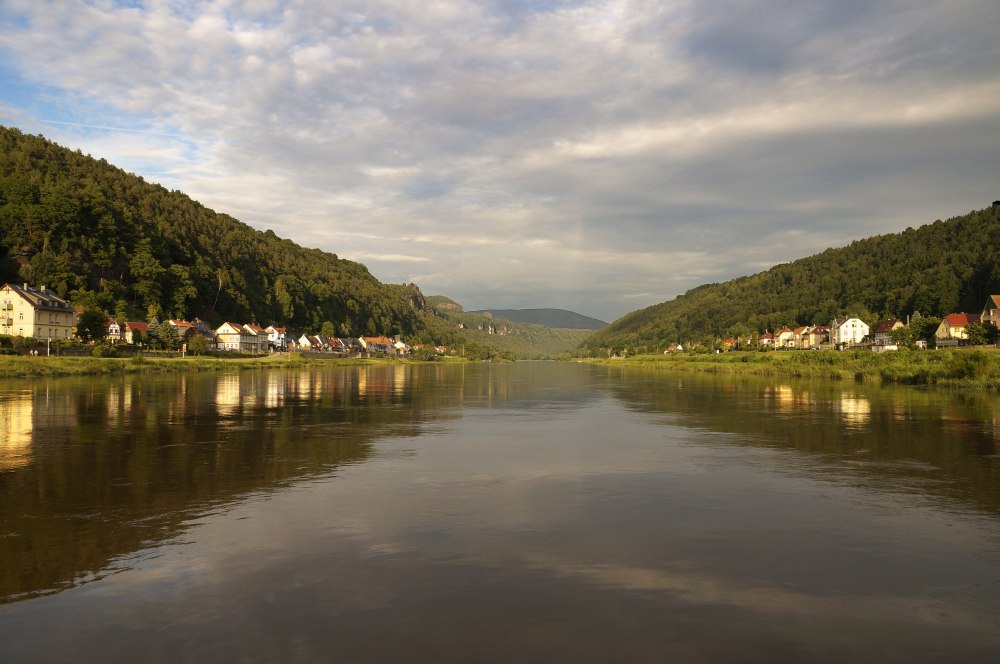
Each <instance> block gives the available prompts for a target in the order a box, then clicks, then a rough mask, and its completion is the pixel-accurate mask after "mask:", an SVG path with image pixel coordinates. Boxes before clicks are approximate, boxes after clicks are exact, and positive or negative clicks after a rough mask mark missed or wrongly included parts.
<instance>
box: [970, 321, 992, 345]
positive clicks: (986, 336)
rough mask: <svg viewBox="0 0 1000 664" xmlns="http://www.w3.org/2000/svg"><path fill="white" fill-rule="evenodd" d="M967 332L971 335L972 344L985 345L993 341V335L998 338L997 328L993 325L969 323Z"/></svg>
mask: <svg viewBox="0 0 1000 664" xmlns="http://www.w3.org/2000/svg"><path fill="white" fill-rule="evenodd" d="M991 331H992V334H991ZM965 333H966V334H968V335H969V344H970V345H972V346H983V345H985V344H988V343H991V341H990V337H991V336H992V338H993V340H994V341H995V340H996V328H995V327H993V326H992V325H983V324H982V323H969V324H968V325H967V326H966V328H965Z"/></svg>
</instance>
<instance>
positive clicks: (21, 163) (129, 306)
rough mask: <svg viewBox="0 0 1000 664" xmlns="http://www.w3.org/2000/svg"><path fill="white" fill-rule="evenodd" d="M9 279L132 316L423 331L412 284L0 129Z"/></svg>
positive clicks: (1, 207)
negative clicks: (385, 279) (391, 282)
mask: <svg viewBox="0 0 1000 664" xmlns="http://www.w3.org/2000/svg"><path fill="white" fill-rule="evenodd" d="M8 281H11V282H15V283H21V282H28V283H31V284H34V285H39V286H40V285H45V286H48V287H49V288H52V289H54V290H55V291H56V292H57V293H59V294H60V295H61V296H63V297H66V298H68V299H69V300H70V301H71V302H72V303H73V304H74V305H77V306H80V307H85V308H88V309H97V310H100V311H103V312H105V313H107V314H110V315H116V316H118V317H120V318H128V319H136V318H140V319H144V318H146V316H147V315H151V314H152V315H156V316H157V317H159V318H161V319H162V318H167V317H170V318H192V317H195V316H199V317H201V318H203V319H205V320H207V321H210V322H212V323H218V322H221V321H223V320H233V321H238V322H251V321H252V322H257V323H260V324H262V325H267V324H271V323H276V324H285V325H289V326H292V327H293V328H294V329H296V330H312V331H319V330H320V328H321V326H322V324H323V323H324V322H331V323H333V324H334V326H335V328H336V330H337V333H338V334H341V335H344V336H346V335H362V334H394V333H412V332H414V331H415V330H419V329H422V327H423V323H422V322H421V317H420V316H419V315H418V312H417V309H415V308H414V306H412V305H418V306H419V304H420V303H421V302H422V296H419V295H415V294H414V291H415V292H416V294H419V290H418V289H416V288H415V287H412V286H409V287H396V288H394V287H391V286H388V285H385V284H382V283H380V282H379V281H377V280H376V279H375V278H374V277H373V276H372V275H371V274H370V273H369V272H368V269H367V268H366V267H365V266H364V265H361V264H359V263H355V262H352V261H348V260H343V259H340V258H338V257H337V256H336V255H335V254H331V253H328V252H324V251H320V250H318V249H306V248H304V247H301V246H299V245H297V244H295V243H294V242H292V241H290V240H287V239H282V238H279V237H278V236H276V235H275V234H274V233H273V232H272V231H270V230H268V231H266V232H261V231H257V230H254V229H253V228H251V227H249V226H247V225H246V224H243V223H241V222H239V221H237V220H236V219H233V218H232V217H229V216H227V215H225V214H219V213H216V212H214V211H212V210H210V209H208V208H206V207H204V206H202V205H201V204H199V203H198V202H197V201H194V200H192V199H191V198H189V197H188V196H186V195H184V194H182V193H180V192H177V191H168V190H167V189H165V188H163V187H162V186H159V185H156V184H151V183H148V182H146V181H144V180H143V179H142V178H141V177H138V176H136V175H132V174H129V173H126V172H124V171H122V170H121V169H118V168H115V167H114V166H112V165H110V164H108V163H107V162H106V161H105V160H103V159H101V160H97V159H93V158H91V157H89V156H86V155H83V154H81V153H80V152H79V151H76V152H74V151H71V150H68V149H66V148H63V147H60V146H58V145H56V144H54V143H52V142H50V141H48V140H46V139H44V138H42V137H40V136H32V135H29V134H24V133H22V132H20V131H18V130H16V129H9V128H5V127H0V283H4V282H8ZM401 295H402V296H403V297H401ZM407 300H409V303H408V302H407Z"/></svg>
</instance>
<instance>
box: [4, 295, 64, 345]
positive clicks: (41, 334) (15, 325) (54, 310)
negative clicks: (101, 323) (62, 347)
mask: <svg viewBox="0 0 1000 664" xmlns="http://www.w3.org/2000/svg"><path fill="white" fill-rule="evenodd" d="M75 326H76V312H75V311H74V310H73V307H71V306H70V305H69V302H67V301H66V300H64V299H62V298H61V297H59V296H58V295H56V292H55V291H53V290H49V289H48V288H46V287H45V286H41V287H39V288H36V287H34V286H29V285H28V284H22V285H18V284H4V285H3V286H0V334H9V335H11V336H20V337H31V338H33V339H53V340H55V339H70V338H71V337H72V336H73V334H74V327H75Z"/></svg>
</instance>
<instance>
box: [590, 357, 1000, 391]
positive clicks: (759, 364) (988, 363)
mask: <svg viewBox="0 0 1000 664" xmlns="http://www.w3.org/2000/svg"><path fill="white" fill-rule="evenodd" d="M592 361H593V362H598V363H601V364H612V365H616V366H643V367H655V368H662V369H676V370H683V371H703V372H710V373H735V374H755V375H761V376H786V377H795V378H805V377H812V378H827V379H831V380H850V381H856V382H863V383H877V384H883V383H884V384H898V385H939V386H946V387H959V388H963V389H977V390H1000V352H998V351H997V350H995V349H993V348H989V349H985V350H980V349H942V350H932V351H890V352H885V353H873V352H870V351H848V352H835V351H790V352H769V353H750V352H730V353H722V354H718V355H695V354H686V353H685V354H677V355H639V356H636V357H630V358H626V359H609V360H604V359H601V360H592Z"/></svg>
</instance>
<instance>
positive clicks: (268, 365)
mask: <svg viewBox="0 0 1000 664" xmlns="http://www.w3.org/2000/svg"><path fill="white" fill-rule="evenodd" d="M445 361H446V362H455V361H458V360H445ZM423 363H425V361H424V360H409V359H403V358H357V357H331V358H316V357H308V358H305V357H302V356H300V355H295V354H292V355H288V354H281V355H280V356H279V355H268V356H265V357H247V358H229V357H227V358H218V357H207V356H198V357H184V358H181V357H169V358H168V357H142V356H139V357H133V358H110V357H22V356H0V379H5V378H10V379H15V378H43V377H53V378H55V377H61V376H110V375H124V374H144V373H150V374H152V373H182V372H198V371H251V370H257V369H298V368H305V367H313V366H391V365H398V364H423ZM426 363H428V364H435V363H436V362H435V361H426Z"/></svg>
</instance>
